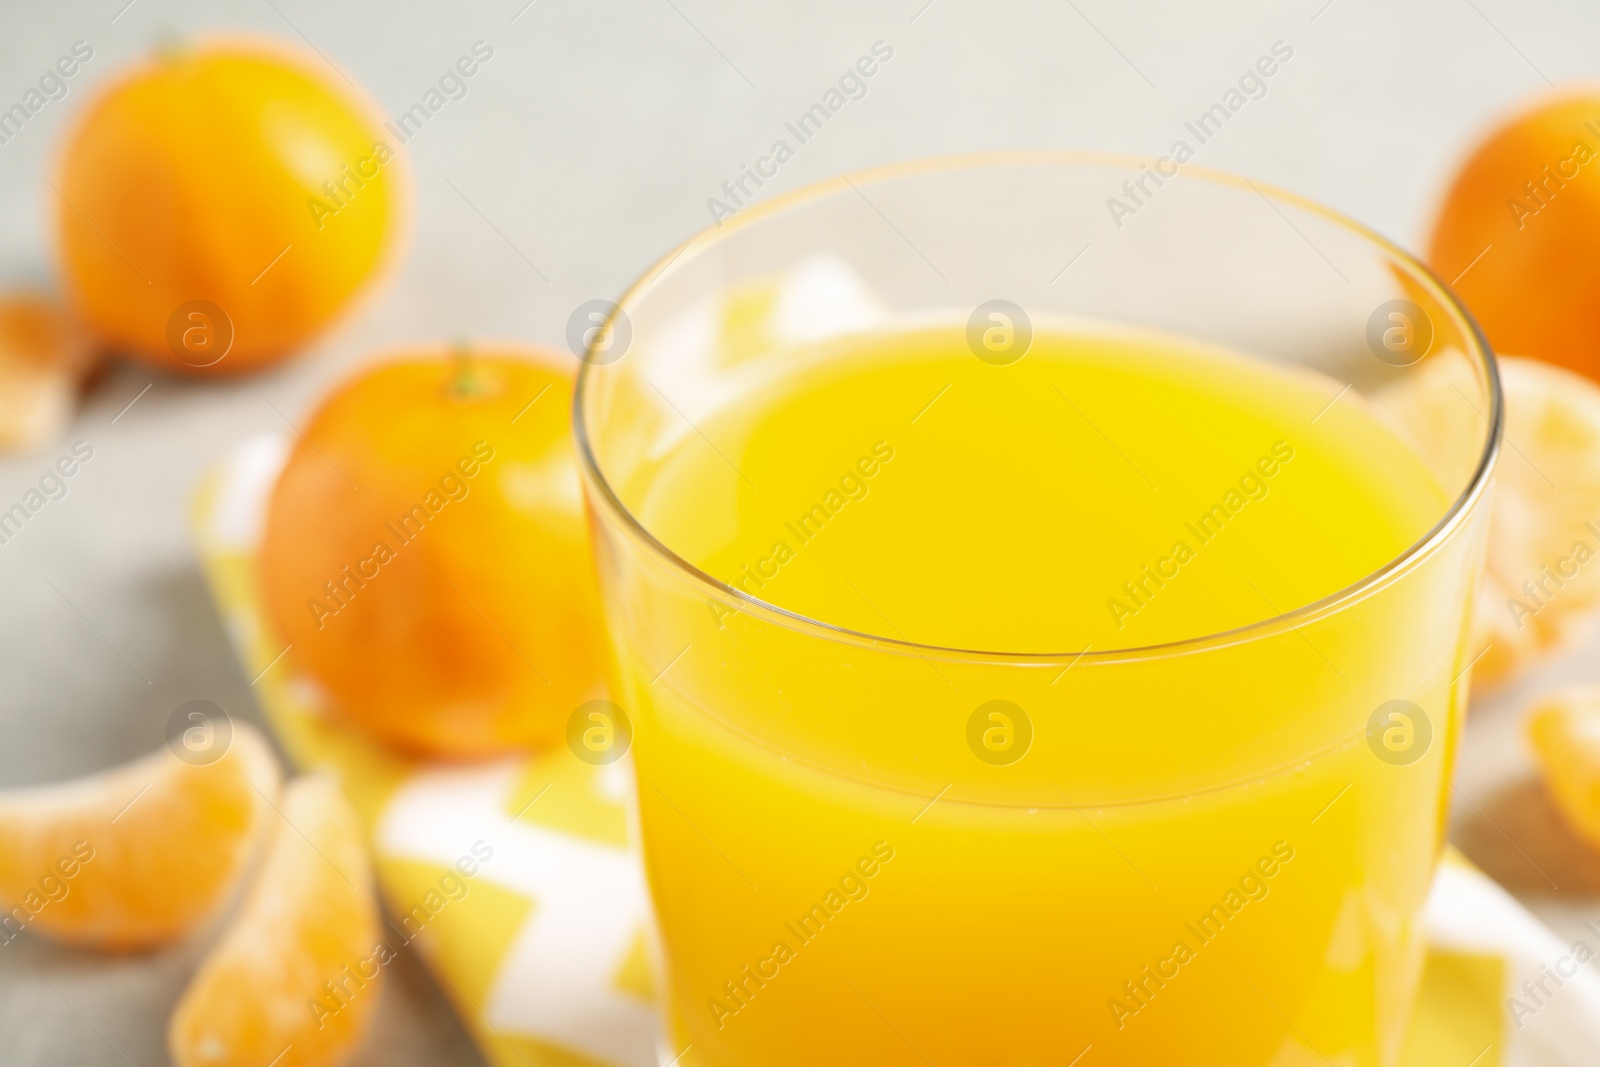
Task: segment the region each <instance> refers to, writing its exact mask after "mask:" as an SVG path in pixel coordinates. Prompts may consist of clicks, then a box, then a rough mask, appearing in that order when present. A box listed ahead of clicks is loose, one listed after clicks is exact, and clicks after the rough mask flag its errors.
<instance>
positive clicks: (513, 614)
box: [259, 350, 602, 757]
mask: <svg viewBox="0 0 1600 1067" xmlns="http://www.w3.org/2000/svg"><path fill="white" fill-rule="evenodd" d="M534 356H535V354H534V353H532V352H527V351H522V352H518V351H511V350H494V351H486V352H480V353H474V354H460V353H458V354H456V355H454V356H448V357H447V356H446V355H445V354H444V353H443V352H439V353H436V354H420V355H413V356H410V357H405V358H399V359H396V360H394V361H392V362H389V363H387V364H385V365H382V366H378V367H376V368H374V369H372V370H369V371H367V372H366V373H364V374H362V375H360V376H359V377H357V378H356V379H355V380H353V381H351V382H349V383H347V384H346V385H345V386H344V387H343V388H341V389H339V390H338V391H337V392H335V393H334V394H333V395H332V396H331V397H329V398H328V400H327V401H326V402H325V403H324V404H323V405H322V407H321V408H320V409H319V410H318V411H317V412H316V413H315V414H314V415H313V416H312V417H311V419H310V421H309V422H308V423H307V424H306V425H305V426H304V436H303V438H302V439H301V440H299V441H297V442H296V444H295V447H294V450H293V452H292V453H291V454H290V457H289V460H288V463H287V465H286V466H285V468H284V470H283V473H282V475H281V476H280V477H279V479H278V483H277V485H276V487H275V488H274V490H273V494H272V498H271V502H270V504H269V506H268V511H267V519H266V528H265V532H264V535H263V539H262V544H261V553H260V564H259V566H260V576H261V582H262V589H263V597H264V601H265V605H266V608H267V612H268V615H269V618H270V619H271V621H272V624H273V625H274V627H275V628H276V630H277V632H278V635H279V636H280V637H281V638H282V639H283V640H284V641H285V642H287V643H288V645H289V646H290V651H289V656H290V658H291V659H292V660H293V661H294V662H296V663H297V664H298V665H300V666H301V667H303V668H304V669H305V670H306V671H307V672H308V673H309V674H310V675H311V676H312V677H313V678H314V679H315V680H316V681H318V682H320V683H321V686H322V687H323V688H324V689H325V690H326V691H327V694H328V695H329V697H330V698H331V703H332V705H333V707H334V709H335V710H336V711H337V712H339V713H342V714H344V715H345V716H347V717H348V718H349V719H350V720H352V721H354V722H356V723H357V724H359V725H360V726H362V727H364V728H365V729H366V730H367V731H368V732H370V733H371V734H373V735H375V736H377V737H378V738H380V739H382V740H384V741H387V742H389V743H391V744H393V745H395V746H398V747H401V748H404V749H409V750H412V751H415V752H421V753H427V754H433V755H441V756H447V757H449V756H461V757H466V756H476V755H481V754H485V753H490V752H496V751H502V750H506V749H510V748H516V747H521V746H528V745H538V744H542V743H547V742H550V741H553V740H554V739H555V738H556V737H558V736H559V735H560V734H561V732H562V730H563V729H564V724H565V721H566V719H567V718H568V716H569V715H570V714H571V713H572V710H573V709H574V708H575V707H577V706H578V705H579V704H581V703H582V702H583V701H585V700H587V699H589V698H591V697H593V696H596V695H598V694H599V689H600V675H601V655H602V645H601V629H600V625H601V624H600V612H599V604H598V593H597V590H596V586H595V576H594V573H593V568H592V564H591V558H590V549H589V542H588V539H587V535H586V531H585V526H584V518H583V513H582V502H581V499H580V494H579V487H578V477H577V471H576V468H575V457H574V452H573V445H572V441H571V434H570V418H569V408H570V406H571V399H572V382H571V379H570V377H569V375H568V374H567V373H566V372H565V371H564V370H555V369H551V368H550V366H547V365H543V364H541V363H539V362H535V360H534V358H530V357H534ZM549 358H550V359H555V358H556V357H553V356H552V357H549ZM555 366H559V364H555Z"/></svg>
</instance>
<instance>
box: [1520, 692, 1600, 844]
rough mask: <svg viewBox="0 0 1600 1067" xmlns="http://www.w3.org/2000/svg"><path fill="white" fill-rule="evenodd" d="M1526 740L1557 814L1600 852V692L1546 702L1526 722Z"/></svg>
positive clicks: (1566, 694) (1557, 694) (1559, 694)
mask: <svg viewBox="0 0 1600 1067" xmlns="http://www.w3.org/2000/svg"><path fill="white" fill-rule="evenodd" d="M1528 737H1529V740H1531V741H1532V742H1533V750H1534V753H1535V754H1536V755H1537V756H1538V757H1539V765H1540V768H1541V769H1542V770H1543V771H1544V784H1545V788H1546V789H1547V790H1549V792H1550V796H1551V799H1552V800H1554V801H1555V805H1556V808H1557V810H1559V811H1560V812H1561V814H1562V815H1563V816H1564V817H1565V818H1566V820H1567V822H1568V823H1569V824H1570V825H1571V826H1572V828H1573V830H1575V831H1576V832H1577V833H1578V834H1579V835H1580V836H1582V837H1584V838H1585V839H1586V840H1588V841H1589V842H1590V843H1591V844H1592V845H1594V846H1595V847H1596V848H1600V686H1595V685H1589V686H1577V687H1573V688H1569V689H1562V690H1558V691H1556V692H1554V693H1551V694H1549V695H1547V696H1546V697H1544V699H1543V700H1541V701H1540V702H1539V703H1538V704H1537V705H1536V706H1535V707H1534V709H1533V713H1532V714H1531V715H1530V716H1529V718H1528Z"/></svg>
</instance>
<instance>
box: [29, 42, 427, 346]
mask: <svg viewBox="0 0 1600 1067" xmlns="http://www.w3.org/2000/svg"><path fill="white" fill-rule="evenodd" d="M376 114H377V113H376V112H375V111H374V110H372V109H371V108H370V107H369V105H368V104H367V103H366V102H365V101H364V100H362V99H360V98H359V97H358V96H357V94H356V91H355V89H354V87H353V86H350V85H345V84H343V83H342V82H341V81H340V79H339V78H337V77H335V76H334V75H332V74H330V73H327V72H326V68H324V67H318V66H316V65H314V64H313V62H312V61H310V60H309V59H303V58H302V57H301V56H299V54H298V53H296V52H293V51H291V50H289V49H287V48H285V47H282V46H280V45H278V44H276V43H274V42H271V41H269V40H265V39H259V40H258V39H248V40H243V39H241V40H230V41H217V42H213V43H209V44H195V45H190V46H176V47H173V48H170V49H167V50H164V51H162V52H161V53H159V54H158V55H156V56H154V57H152V58H151V59H150V60H148V61H147V62H145V63H143V64H141V65H139V66H138V67H136V68H135V69H133V70H132V71H130V72H128V73H127V74H126V75H124V76H123V77H121V78H120V79H118V80H117V81H115V82H114V83H113V84H112V85H111V86H110V87H109V88H107V89H106V90H105V91H103V92H101V93H100V94H99V96H97V97H96V98H95V99H94V100H93V102H92V103H91V104H89V105H88V107H87V110H86V111H85V113H84V114H83V115H82V117H81V118H79V119H78V121H77V123H76V125H75V126H74V128H73V129H72V131H71V133H70V134H69V136H68V139H67V142H66V147H65V150H64V152H63V154H62V156H61V159H60V162H59V165H58V167H57V169H56V176H55V179H54V180H53V182H52V183H51V184H52V186H53V188H54V200H55V219H56V229H57V236H58V239H59V245H60V251H61V262H62V267H63V271H64V274H65V277H66V286H67V290H68V292H69V295H70V297H71V298H72V301H73V303H74V304H75V305H76V306H77V309H78V311H79V313H80V314H81V315H82V317H83V318H84V320H85V321H86V323H87V324H88V326H89V327H90V329H91V330H92V332H93V333H94V334H96V336H97V337H98V338H99V339H100V340H101V341H102V342H103V343H105V344H106V345H107V346H109V347H112V348H114V349H118V350H121V351H123V352H125V353H126V354H128V355H132V356H134V357H136V358H138V359H141V360H144V361H147V362H149V363H153V364H155V365H158V366H161V367H165V368H168V369H172V370H179V371H188V372H193V373H200V374H227V373H233V372H240V371H247V370H251V369H254V368H257V367H261V366H263V365H266V364H269V363H272V362H275V361H277V360H280V359H283V358H285V357H286V356H288V355H290V354H292V353H293V352H294V351H295V350H297V349H298V348H300V347H301V346H303V345H305V344H306V343H307V342H308V341H310V340H311V339H312V338H314V337H315V336H317V335H318V334H319V333H321V332H322V331H323V330H324V329H326V328H327V327H328V326H329V325H330V324H331V323H332V322H333V321H334V320H335V319H336V318H338V316H339V315H340V314H341V313H342V312H343V311H345V310H346V309H347V308H348V307H349V306H350V304H351V302H352V300H353V299H354V298H355V296H356V295H357V293H358V292H359V291H361V290H362V289H363V287H364V286H366V285H367V284H368V282H369V281H370V280H371V279H372V278H373V276H374V274H375V273H376V272H377V271H378V270H379V268H380V267H381V266H382V264H383V263H384V262H385V260H386V259H388V258H389V257H390V255H391V253H393V251H394V250H395V248H396V247H397V245H398V243H399V242H398V231H399V229H400V220H401V219H402V217H403V215H404V206H405V205H404V192H405V190H406V189H407V188H408V179H407V178H406V176H405V161H404V160H403V159H402V158H400V156H399V155H398V144H397V143H396V140H395V139H394V138H392V137H390V136H389V135H388V134H387V133H386V131H384V129H383V127H382V125H381V123H380V121H379V120H378V119H377V118H376V117H375V116H376Z"/></svg>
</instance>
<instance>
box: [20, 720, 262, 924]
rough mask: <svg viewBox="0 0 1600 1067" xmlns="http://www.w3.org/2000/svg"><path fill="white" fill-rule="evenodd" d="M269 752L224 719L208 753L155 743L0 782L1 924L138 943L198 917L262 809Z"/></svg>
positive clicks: (234, 870)
mask: <svg viewBox="0 0 1600 1067" xmlns="http://www.w3.org/2000/svg"><path fill="white" fill-rule="evenodd" d="M278 782H279V772H278V764H277V760H276V757H274V756H273V754H272V752H271V750H270V749H269V748H268V747H267V743H266V741H264V740H263V739H262V737H261V735H260V734H258V733H257V732H256V731H254V730H253V729H251V728H250V727H248V726H246V725H244V724H242V723H241V724H235V725H234V726H233V732H232V739H231V743H230V744H229V747H228V748H227V750H226V751H225V752H224V753H223V754H222V755H221V756H220V757H218V758H216V759H214V760H212V761H211V762H208V763H198V762H195V763H191V762H186V761H185V760H180V759H179V758H178V757H177V756H175V755H174V754H173V753H172V752H171V751H169V750H168V749H166V748H161V749H158V750H156V751H155V752H153V753H151V754H150V755H148V756H145V757H143V758H141V759H137V760H134V761H133V762H131V763H126V764H123V765H122V766H120V767H114V768H112V769H110V770H107V771H103V772H101V773H99V774H93V775H89V776H88V777H85V778H79V779H76V780H73V781H69V782H62V783H59V784H55V785H47V786H36V787H31V788H25V789H12V790H7V791H5V792H0V904H3V905H4V906H5V908H6V914H5V916H4V917H3V919H0V924H3V925H0V930H3V936H4V939H5V940H10V939H11V938H12V937H15V936H16V935H17V934H18V933H20V932H21V931H22V930H33V931H36V932H38V933H43V934H48V935H49V936H51V937H54V938H57V939H59V940H62V941H68V942H71V943H73V944H78V945H86V946H90V947H94V948H102V949H136V948H146V947H149V946H153V945H159V944H162V943H164V942H168V941H171V940H174V939H175V938H178V937H181V936H182V935H183V934H185V933H187V932H188V931H189V930H191V929H193V928H194V927H196V926H198V925H200V924H201V923H202V922H204V921H205V920H206V919H207V918H208V917H209V916H210V915H211V914H212V913H213V912H214V911H215V910H216V908H217V905H219V904H220V903H221V902H222V900H223V899H224V898H225V897H226V896H227V895H228V891H229V889H231V888H232V887H233V885H234V883H235V882H236V881H237V880H238V878H239V876H240V874H241V872H242V871H243V870H244V868H245V867H246V865H247V864H248V863H249V860H250V854H251V851H252V849H253V847H254V845H255V843H256V841H257V839H258V836H259V831H260V830H261V829H262V828H263V827H265V826H266V824H267V819H268V817H270V816H272V807H271V804H270V803H269V799H268V798H270V797H272V796H273V795H274V794H275V793H276V792H277V788H278Z"/></svg>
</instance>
